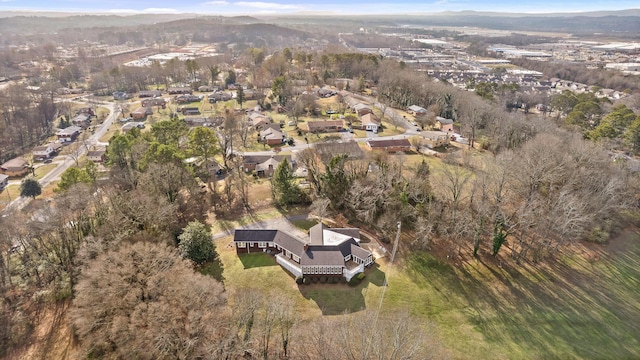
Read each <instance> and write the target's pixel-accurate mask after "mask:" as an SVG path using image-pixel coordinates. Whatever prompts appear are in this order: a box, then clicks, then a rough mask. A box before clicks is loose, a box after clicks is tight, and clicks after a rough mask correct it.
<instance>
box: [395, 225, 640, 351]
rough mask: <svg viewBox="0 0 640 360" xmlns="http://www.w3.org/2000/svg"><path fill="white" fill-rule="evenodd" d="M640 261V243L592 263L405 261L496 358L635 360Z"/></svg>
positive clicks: (428, 258) (639, 312) (423, 257)
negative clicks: (459, 264) (456, 265)
mask: <svg viewBox="0 0 640 360" xmlns="http://www.w3.org/2000/svg"><path fill="white" fill-rule="evenodd" d="M636 237H638V235H637V234H636ZM639 259H640V246H638V245H637V243H636V245H632V246H629V248H628V249H626V251H625V252H622V253H618V254H615V256H611V257H607V258H605V259H602V260H599V261H598V262H597V263H595V264H589V263H588V262H587V261H582V260H578V262H571V263H570V264H567V263H564V262H562V261H553V260H552V261H549V262H548V263H546V264H523V265H519V266H518V265H515V264H507V265H505V266H504V267H503V268H499V267H497V266H496V265H495V264H492V263H491V262H490V261H485V259H482V258H481V259H479V263H477V264H475V265H469V266H465V267H461V268H457V269H454V268H452V267H450V266H449V265H448V264H445V263H442V262H439V261H438V260H437V259H433V258H432V257H431V256H429V255H428V254H420V255H417V256H412V257H410V258H409V259H408V261H407V271H408V272H409V274H410V275H411V277H412V278H413V279H414V281H416V283H418V284H421V285H422V286H425V287H431V288H432V289H435V290H436V291H437V292H438V295H439V296H442V297H443V298H444V299H445V300H446V303H447V304H448V306H449V309H457V310H456V311H460V312H461V313H464V314H465V316H466V318H467V321H468V322H469V323H470V324H472V325H473V326H474V328H475V329H477V330H478V331H479V332H480V333H481V334H482V335H483V337H484V339H485V341H486V342H487V343H488V344H490V346H491V347H495V350H496V353H497V354H499V353H503V354H518V355H517V356H516V357H528V358H541V359H554V358H603V359H604V358H611V359H631V358H639V357H640V339H638V338H637V337H636V336H635V335H633V334H638V333H640V302H638V301H637V299H638V298H639V297H640V286H639V285H640V282H638V280H637V279H638V278H640V260H639ZM486 260H489V259H486ZM474 267H475V268H477V269H476V270H482V271H477V272H476V271H474ZM486 270H488V271H486ZM497 357H499V356H497Z"/></svg>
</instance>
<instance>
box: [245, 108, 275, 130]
mask: <svg viewBox="0 0 640 360" xmlns="http://www.w3.org/2000/svg"><path fill="white" fill-rule="evenodd" d="M249 119H250V120H251V125H252V126H253V128H254V129H256V130H261V129H263V128H266V127H267V126H268V125H269V124H271V119H269V118H268V117H267V116H265V115H262V114H261V113H257V112H254V113H251V114H250V115H249Z"/></svg>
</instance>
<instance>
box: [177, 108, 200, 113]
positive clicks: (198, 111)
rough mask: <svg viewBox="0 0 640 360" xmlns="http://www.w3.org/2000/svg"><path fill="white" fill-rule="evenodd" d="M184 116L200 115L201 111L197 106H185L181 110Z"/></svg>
mask: <svg viewBox="0 0 640 360" xmlns="http://www.w3.org/2000/svg"><path fill="white" fill-rule="evenodd" d="M180 112H181V113H182V114H183V115H200V109H199V108H198V107H197V106H184V107H181V108H180Z"/></svg>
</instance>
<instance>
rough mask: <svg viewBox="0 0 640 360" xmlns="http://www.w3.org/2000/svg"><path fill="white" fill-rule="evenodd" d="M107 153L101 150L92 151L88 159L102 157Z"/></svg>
mask: <svg viewBox="0 0 640 360" xmlns="http://www.w3.org/2000/svg"><path fill="white" fill-rule="evenodd" d="M105 152H106V150H105V149H99V150H91V151H89V152H87V157H90V158H91V157H102V155H104V153H105Z"/></svg>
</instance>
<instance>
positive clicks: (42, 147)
mask: <svg viewBox="0 0 640 360" xmlns="http://www.w3.org/2000/svg"><path fill="white" fill-rule="evenodd" d="M49 148H51V145H42V146H36V147H34V148H33V152H42V151H47V149H49Z"/></svg>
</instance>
